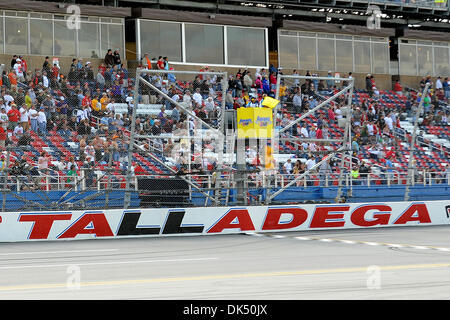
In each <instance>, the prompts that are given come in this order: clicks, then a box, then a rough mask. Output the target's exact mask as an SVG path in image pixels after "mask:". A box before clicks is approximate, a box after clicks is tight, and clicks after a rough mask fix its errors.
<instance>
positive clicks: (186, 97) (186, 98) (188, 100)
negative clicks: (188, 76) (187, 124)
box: [183, 90, 192, 108]
mask: <svg viewBox="0 0 450 320" xmlns="http://www.w3.org/2000/svg"><path fill="white" fill-rule="evenodd" d="M183 102H184V103H187V106H188V107H189V108H191V107H192V97H191V92H190V91H189V90H187V91H186V92H185V94H184V95H183Z"/></svg>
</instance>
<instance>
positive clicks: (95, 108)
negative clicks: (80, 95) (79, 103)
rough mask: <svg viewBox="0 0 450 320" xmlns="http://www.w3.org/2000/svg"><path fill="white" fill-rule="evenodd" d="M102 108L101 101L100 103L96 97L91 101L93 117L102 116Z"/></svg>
mask: <svg viewBox="0 0 450 320" xmlns="http://www.w3.org/2000/svg"><path fill="white" fill-rule="evenodd" d="M101 108H102V106H101V103H100V101H98V97H97V96H94V98H93V99H92V100H91V109H92V115H93V116H95V117H98V116H100V111H101Z"/></svg>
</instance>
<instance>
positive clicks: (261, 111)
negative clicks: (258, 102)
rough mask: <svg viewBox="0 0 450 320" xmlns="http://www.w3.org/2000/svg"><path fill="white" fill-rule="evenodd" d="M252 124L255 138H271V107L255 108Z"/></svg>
mask: <svg viewBox="0 0 450 320" xmlns="http://www.w3.org/2000/svg"><path fill="white" fill-rule="evenodd" d="M254 124H255V131H256V137H257V138H272V132H273V112H272V109H267V108H255V109H254Z"/></svg>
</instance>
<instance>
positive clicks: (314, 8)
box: [0, 0, 450, 211]
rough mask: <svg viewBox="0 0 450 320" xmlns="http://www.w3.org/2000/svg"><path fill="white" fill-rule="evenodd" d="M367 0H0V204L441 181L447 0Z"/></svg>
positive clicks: (364, 193)
mask: <svg viewBox="0 0 450 320" xmlns="http://www.w3.org/2000/svg"><path fill="white" fill-rule="evenodd" d="M70 4H76V5H79V8H80V10H81V17H80V19H81V20H80V21H81V22H80V27H79V28H75V29H72V28H70V26H69V22H70V21H71V19H72V18H71V15H70V13H68V12H67V7H68V5H70ZM370 4H372V5H373V4H375V5H377V6H378V8H379V9H380V10H381V13H382V14H381V15H380V16H379V17H378V16H377V19H378V18H379V19H380V26H381V28H379V29H373V28H369V27H368V24H367V20H368V18H369V17H372V12H369V10H368V9H369V2H365V1H360V2H352V1H344V0H342V1H326V2H325V1H302V0H299V1H245V2H243V1H227V0H224V1H203V2H199V1H182V2H177V1H168V0H164V1H163V0H155V1H150V0H149V1H133V0H126V1H124V0H122V1H73V2H60V3H56V2H48V1H17V2H15V3H14V4H11V3H9V2H7V1H0V12H1V14H0V18H1V19H0V21H1V23H2V26H3V28H2V30H4V33H3V32H2V33H0V36H1V37H2V41H0V43H1V49H0V50H2V51H1V52H0V53H1V54H0V57H1V62H2V63H3V65H2V67H3V70H2V74H3V76H2V81H1V86H2V88H1V98H2V100H1V101H0V108H1V112H0V121H1V122H2V125H1V127H0V148H1V149H2V158H1V160H0V161H1V168H2V170H1V176H0V184H1V185H2V193H3V199H2V210H3V211H15V210H23V209H25V208H27V209H30V210H48V209H54V210H57V209H62V208H122V207H125V208H133V207H149V206H150V207H154V206H157V207H159V206H163V207H170V206H178V207H180V206H211V205H241V204H243V203H245V204H251V205H257V204H279V203H304V202H335V201H340V202H342V201H345V202H357V201H361V200H362V199H364V201H387V200H386V199H388V200H391V201H399V200H403V199H416V200H430V199H436V200H437V199H448V197H449V195H450V193H449V190H450V189H449V188H450V166H449V162H450V161H449V159H450V157H449V151H450V139H449V137H450V135H449V134H450V127H449V116H450V80H449V78H448V77H450V29H449V28H450V20H449V19H450V17H449V14H450V9H449V5H448V2H447V1H442V0H433V1H412V0H411V1H377V2H373V3H372V2H371V3H370ZM348 86H349V87H348ZM346 88H347V89H346ZM425 89H426V90H425ZM266 97H272V98H275V99H277V100H279V104H278V105H277V106H276V107H275V109H274V113H273V115H274V121H273V126H274V134H275V136H277V137H278V139H279V141H278V143H277V144H274V143H273V142H274V139H267V138H266V139H252V138H250V139H240V138H238V136H237V130H238V123H237V122H238V121H237V112H238V109H240V108H245V109H265V108H264V105H263V101H264V99H265V98H266ZM317 106H320V108H317V109H316V107H317ZM297 119H301V121H298V120H297ZM284 128H288V130H285V129H284ZM267 146H271V147H273V146H275V147H276V149H275V150H274V152H273V162H271V161H272V160H270V159H269V157H268V155H267V153H266V154H264V153H265V152H266V151H267V149H264V148H267ZM242 155H244V156H243V158H242ZM270 156H272V155H270ZM239 157H241V158H239ZM327 157H328V158H329V162H328V161H326V160H327ZM269 160H270V161H269ZM240 161H243V162H240ZM269 162H270V163H271V164H272V163H273V167H270V166H268V164H269ZM311 169H312V170H311Z"/></svg>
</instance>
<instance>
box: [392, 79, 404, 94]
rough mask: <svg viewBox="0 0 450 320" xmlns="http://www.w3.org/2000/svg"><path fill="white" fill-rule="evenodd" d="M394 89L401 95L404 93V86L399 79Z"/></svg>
mask: <svg viewBox="0 0 450 320" xmlns="http://www.w3.org/2000/svg"><path fill="white" fill-rule="evenodd" d="M394 91H395V93H396V94H398V95H399V96H401V95H403V88H402V85H401V84H400V82H399V81H398V80H396V81H395V84H394Z"/></svg>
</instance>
